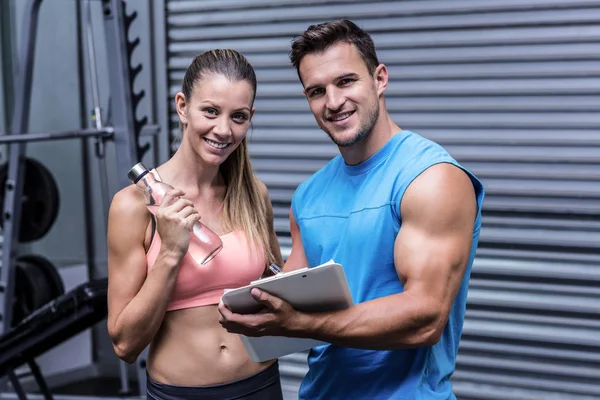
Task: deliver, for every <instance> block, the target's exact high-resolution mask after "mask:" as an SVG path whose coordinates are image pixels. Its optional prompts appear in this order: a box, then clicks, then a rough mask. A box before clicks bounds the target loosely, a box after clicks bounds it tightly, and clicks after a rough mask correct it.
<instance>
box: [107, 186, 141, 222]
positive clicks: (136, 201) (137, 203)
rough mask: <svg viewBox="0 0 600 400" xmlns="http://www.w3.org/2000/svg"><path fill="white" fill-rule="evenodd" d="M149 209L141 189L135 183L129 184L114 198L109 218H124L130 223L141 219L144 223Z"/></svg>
mask: <svg viewBox="0 0 600 400" xmlns="http://www.w3.org/2000/svg"><path fill="white" fill-rule="evenodd" d="M148 214H149V211H148V209H147V208H146V205H145V204H144V199H143V196H142V194H141V193H140V191H139V190H138V189H137V187H135V186H134V185H129V186H126V187H124V188H123V189H121V190H119V191H118V192H117V193H116V194H115V195H114V196H113V198H112V202H111V204H110V212H109V218H111V217H117V218H119V219H121V218H124V219H126V220H127V221H129V222H130V223H135V222H136V221H139V222H140V223H144V222H145V221H146V220H147V218H148Z"/></svg>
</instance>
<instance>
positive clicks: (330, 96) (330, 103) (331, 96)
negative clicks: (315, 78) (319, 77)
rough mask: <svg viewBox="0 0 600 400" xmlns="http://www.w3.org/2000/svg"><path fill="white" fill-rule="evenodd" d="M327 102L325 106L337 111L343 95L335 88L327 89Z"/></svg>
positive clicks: (342, 101)
mask: <svg viewBox="0 0 600 400" xmlns="http://www.w3.org/2000/svg"><path fill="white" fill-rule="evenodd" d="M326 96H327V103H326V107H327V108H328V109H329V110H330V111H333V112H336V111H339V110H340V108H342V106H343V105H344V101H345V100H344V96H343V94H342V92H341V91H340V90H338V89H337V88H333V89H328V90H327V94H326Z"/></svg>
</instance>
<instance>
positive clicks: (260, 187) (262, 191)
mask: <svg viewBox="0 0 600 400" xmlns="http://www.w3.org/2000/svg"><path fill="white" fill-rule="evenodd" d="M254 180H255V181H256V186H257V187H258V192H259V193H260V194H261V196H262V198H263V199H264V200H265V201H266V202H269V203H270V202H271V197H270V196H269V189H268V188H267V185H265V183H264V182H263V181H261V180H260V179H259V178H258V177H257V176H256V175H254Z"/></svg>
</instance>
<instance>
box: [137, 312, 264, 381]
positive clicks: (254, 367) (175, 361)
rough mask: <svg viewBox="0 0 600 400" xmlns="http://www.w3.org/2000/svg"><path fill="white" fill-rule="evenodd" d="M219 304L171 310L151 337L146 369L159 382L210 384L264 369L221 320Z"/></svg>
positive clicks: (238, 377)
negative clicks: (255, 361)
mask: <svg viewBox="0 0 600 400" xmlns="http://www.w3.org/2000/svg"><path fill="white" fill-rule="evenodd" d="M213 312H214V313H216V314H217V315H218V311H217V310H216V306H207V307H197V308H194V309H186V310H178V311H172V312H168V313H167V314H166V317H165V321H164V322H163V326H162V327H161V329H160V331H159V332H158V334H157V335H156V337H155V339H154V340H153V341H152V343H151V346H150V349H149V354H148V360H147V369H148V373H149V374H150V376H151V377H152V378H153V379H155V380H157V381H158V382H162V383H166V384H173V385H188V386H189V385H211V384H219V383H225V382H230V381H232V380H235V379H240V378H243V377H245V376H248V375H250V374H253V373H256V372H258V371H260V370H262V369H263V368H264V367H266V366H267V365H270V363H264V365H261V364H257V363H254V362H253V361H252V360H250V357H249V356H248V353H247V352H246V349H245V348H244V345H243V344H242V342H241V340H240V338H239V336H238V335H236V334H231V333H228V332H227V331H226V330H225V329H223V327H221V325H220V324H219V319H218V316H217V315H214V313H213Z"/></svg>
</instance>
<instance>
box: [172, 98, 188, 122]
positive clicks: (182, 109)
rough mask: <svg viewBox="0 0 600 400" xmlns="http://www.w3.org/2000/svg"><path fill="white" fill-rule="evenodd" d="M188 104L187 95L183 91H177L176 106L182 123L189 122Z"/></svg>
mask: <svg viewBox="0 0 600 400" xmlns="http://www.w3.org/2000/svg"><path fill="white" fill-rule="evenodd" d="M187 106H188V104H187V102H186V100H185V95H184V94H183V93H182V92H177V94H176V95H175V107H176V108H177V115H179V121H180V122H181V124H182V125H186V124H187Z"/></svg>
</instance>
